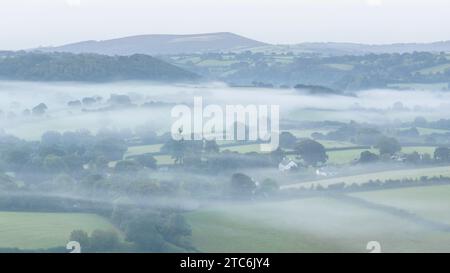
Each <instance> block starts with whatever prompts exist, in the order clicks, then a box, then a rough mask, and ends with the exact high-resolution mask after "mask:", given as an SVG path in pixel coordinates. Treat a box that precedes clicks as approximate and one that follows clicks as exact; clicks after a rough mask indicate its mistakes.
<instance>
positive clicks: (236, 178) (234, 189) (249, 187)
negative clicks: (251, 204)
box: [231, 173, 256, 198]
mask: <svg viewBox="0 0 450 273" xmlns="http://www.w3.org/2000/svg"><path fill="white" fill-rule="evenodd" d="M255 189H256V183H255V181H253V179H252V178H251V177H249V176H248V175H245V174H243V173H235V174H233V176H232V177H231V193H232V195H233V196H235V197H239V198H249V197H251V196H252V195H253V192H254V191H255Z"/></svg>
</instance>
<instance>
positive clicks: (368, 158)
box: [358, 151, 380, 163]
mask: <svg viewBox="0 0 450 273" xmlns="http://www.w3.org/2000/svg"><path fill="white" fill-rule="evenodd" d="M379 159H380V158H379V156H378V155H376V154H374V153H371V152H369V151H364V152H362V153H361V155H360V156H359V160H358V162H359V163H372V162H376V161H378V160H379Z"/></svg>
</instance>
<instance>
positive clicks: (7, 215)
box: [0, 212, 117, 249]
mask: <svg viewBox="0 0 450 273" xmlns="http://www.w3.org/2000/svg"><path fill="white" fill-rule="evenodd" d="M75 229H82V230H85V231H86V232H89V233H90V232H92V231H93V230H95V229H102V230H116V229H115V228H114V227H113V225H112V224H111V223H110V222H109V221H108V220H106V219H105V218H103V217H100V216H97V215H95V214H81V213H35V212H0V248H21V249H37V248H50V247H57V246H65V245H66V243H67V242H68V239H69V236H70V233H71V232H72V231H73V230H75ZM116 231H117V230H116Z"/></svg>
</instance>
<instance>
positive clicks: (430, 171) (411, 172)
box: [282, 166, 450, 188]
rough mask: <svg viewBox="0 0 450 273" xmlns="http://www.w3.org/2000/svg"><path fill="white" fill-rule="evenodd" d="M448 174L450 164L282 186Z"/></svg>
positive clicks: (326, 184)
mask: <svg viewBox="0 0 450 273" xmlns="http://www.w3.org/2000/svg"><path fill="white" fill-rule="evenodd" d="M440 175H442V176H450V166H446V167H432V168H418V169H408V170H395V171H383V172H374V173H367V174H360V175H353V176H344V177H336V178H329V179H321V180H316V181H309V182H303V183H297V184H292V185H286V186H283V187H282V188H297V187H307V188H309V187H311V186H313V185H321V186H323V187H327V186H328V185H331V184H336V183H342V182H344V183H346V184H348V185H350V184H353V183H356V184H361V183H365V182H368V181H369V180H377V179H378V180H381V181H385V180H387V179H403V178H412V179H414V178H420V177H422V176H428V177H432V176H440Z"/></svg>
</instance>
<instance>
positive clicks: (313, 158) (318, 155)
mask: <svg viewBox="0 0 450 273" xmlns="http://www.w3.org/2000/svg"><path fill="white" fill-rule="evenodd" d="M295 151H296V152H297V154H298V155H300V156H301V157H302V159H303V160H304V161H305V164H306V165H310V166H314V167H315V166H317V164H319V163H325V162H327V160H328V155H327V153H326V151H325V147H324V146H323V145H322V144H320V143H319V142H317V141H315V140H312V139H305V140H302V141H301V142H300V143H299V144H298V145H297V146H296V147H295Z"/></svg>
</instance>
